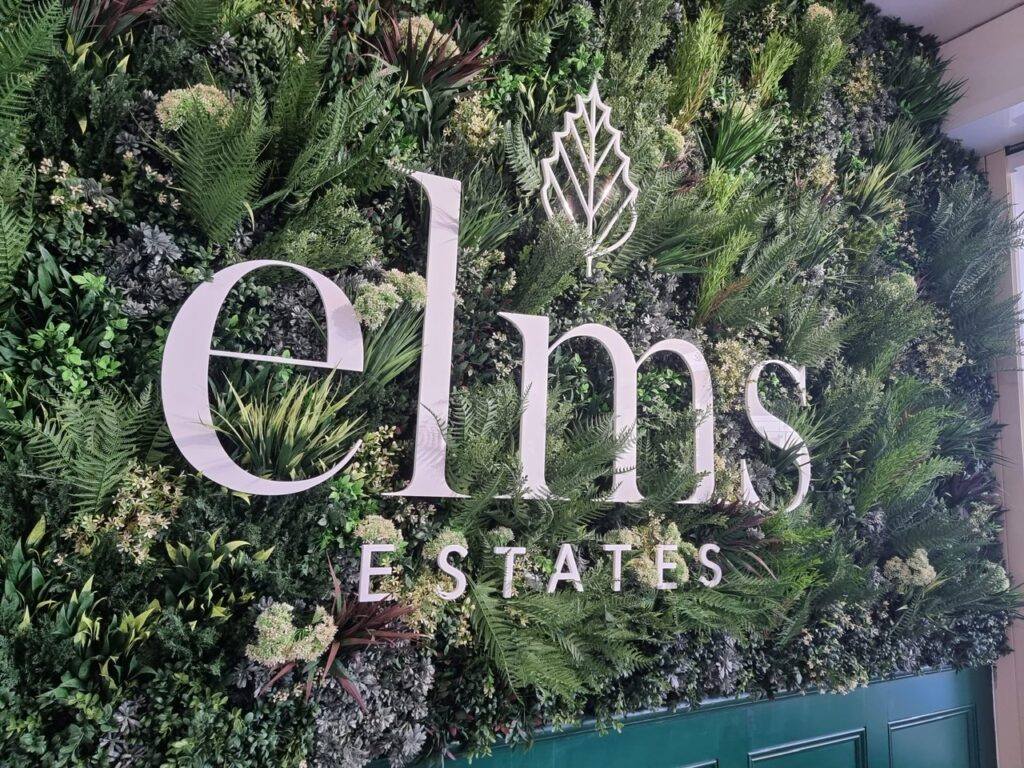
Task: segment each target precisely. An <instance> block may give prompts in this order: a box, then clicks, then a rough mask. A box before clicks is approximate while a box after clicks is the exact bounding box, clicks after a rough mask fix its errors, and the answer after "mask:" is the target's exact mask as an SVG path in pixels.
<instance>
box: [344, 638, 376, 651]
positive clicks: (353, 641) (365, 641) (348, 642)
mask: <svg viewBox="0 0 1024 768" xmlns="http://www.w3.org/2000/svg"><path fill="white" fill-rule="evenodd" d="M341 644H342V645H343V646H344V647H345V648H351V647H353V646H360V645H364V646H365V645H377V641H376V640H374V639H373V638H372V637H346V638H345V639H344V640H342V641H341Z"/></svg>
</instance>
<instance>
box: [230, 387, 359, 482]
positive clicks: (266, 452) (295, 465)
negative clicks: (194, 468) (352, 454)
mask: <svg viewBox="0 0 1024 768" xmlns="http://www.w3.org/2000/svg"><path fill="white" fill-rule="evenodd" d="M335 384H336V380H335V378H334V374H333V373H331V374H328V375H326V376H324V377H323V378H321V379H320V380H319V381H315V380H310V379H306V378H303V377H300V376H296V377H294V378H292V379H291V380H289V381H288V382H287V383H285V384H284V385H283V386H282V385H281V384H280V382H278V381H275V380H274V379H268V381H267V383H266V386H265V387H264V388H263V390H262V391H256V392H239V391H238V389H236V388H235V386H234V384H232V383H231V381H230V380H228V381H227V392H226V393H225V392H223V391H222V390H216V391H215V393H214V403H215V405H214V408H213V415H214V424H213V428H214V429H216V430H217V432H218V433H219V434H220V435H221V438H222V440H224V442H225V443H226V444H227V446H228V450H229V451H230V453H231V454H232V456H233V457H234V458H235V460H236V461H237V462H238V463H239V464H240V465H241V466H243V467H245V468H246V469H247V470H248V471H249V472H251V473H253V474H254V475H258V476H260V477H266V478H274V479H280V480H284V479H288V480H295V479H299V478H305V477H312V476H313V475H317V474H320V473H321V472H324V471H326V470H327V469H329V468H331V467H332V466H334V465H335V464H337V463H338V462H339V461H341V459H342V458H343V457H344V456H345V455H346V454H347V453H348V452H349V451H350V450H351V448H352V441H353V437H354V436H355V435H356V432H357V430H358V428H359V424H360V421H361V419H360V418H359V417H356V418H350V417H348V416H346V415H345V411H346V406H347V405H348V403H349V401H350V400H351V399H352V396H353V394H354V390H349V391H348V392H345V393H341V392H339V391H338V389H339V388H338V387H337V386H335Z"/></svg>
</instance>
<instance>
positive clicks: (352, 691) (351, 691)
mask: <svg viewBox="0 0 1024 768" xmlns="http://www.w3.org/2000/svg"><path fill="white" fill-rule="evenodd" d="M338 682H339V683H341V687H342V688H344V689H345V691H346V692H347V693H348V695H349V696H351V697H352V698H353V699H355V701H356V704H358V705H359V708H360V709H361V710H363V714H366V702H365V701H363V694H361V693H360V692H359V688H357V687H356V684H355V683H353V682H352V681H351V680H349V679H348V678H347V677H339V678H338Z"/></svg>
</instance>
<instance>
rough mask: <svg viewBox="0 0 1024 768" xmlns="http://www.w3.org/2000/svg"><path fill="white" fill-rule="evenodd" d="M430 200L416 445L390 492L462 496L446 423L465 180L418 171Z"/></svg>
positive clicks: (441, 496) (444, 496)
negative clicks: (452, 479)
mask: <svg viewBox="0 0 1024 768" xmlns="http://www.w3.org/2000/svg"><path fill="white" fill-rule="evenodd" d="M412 178H413V179H415V180H416V181H417V182H419V184H420V186H422V187H423V189H424V191H425V192H426V193H427V200H429V201H430V225H429V227H428V234H427V309H426V312H425V314H424V317H423V353H422V355H421V357H420V396H419V405H418V407H417V408H416V443H415V448H414V453H413V464H412V479H411V480H410V481H409V485H407V486H406V487H405V488H404V489H402V490H401V491H395V492H394V493H388V494H385V495H386V496H429V497H431V498H448V499H450V498H459V497H462V496H463V494H461V493H456V492H455V491H453V490H452V489H451V488H449V487H448V480H447V478H446V477H445V459H446V456H445V454H446V451H447V448H448V444H447V442H446V441H445V438H444V425H445V423H446V422H447V421H448V405H449V396H450V392H451V381H452V340H453V337H454V335H455V276H456V272H457V271H458V258H459V204H460V197H461V194H462V184H460V183H459V182H458V181H456V180H455V179H449V178H447V177H445V176H434V175H431V174H429V173H414V174H412Z"/></svg>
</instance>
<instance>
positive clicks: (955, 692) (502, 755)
mask: <svg viewBox="0 0 1024 768" xmlns="http://www.w3.org/2000/svg"><path fill="white" fill-rule="evenodd" d="M994 737H995V732H994V725H993V718H992V679H991V673H990V670H989V669H987V668H986V669H978V670H968V671H966V672H960V673H956V672H951V671H950V672H936V673H932V674H928V675H919V676H916V677H906V678H901V679H898V680H891V681H888V682H883V683H874V684H872V685H870V686H868V687H866V688H860V689H858V690H856V691H853V692H852V693H849V694H845V695H837V694H817V693H808V694H805V695H800V694H796V695H791V696H785V697H780V698H779V699H777V700H775V701H757V702H755V701H750V700H745V701H735V700H730V701H723V702H717V703H710V704H706V705H705V706H703V707H701V708H700V709H699V710H697V711H692V712H689V711H688V712H675V713H672V712H659V713H654V714H646V715H632V716H630V717H627V718H626V721H625V724H624V726H623V728H622V731H621V732H620V733H614V732H612V733H609V734H608V735H605V736H601V735H599V734H598V733H597V731H596V729H595V728H594V727H593V726H592V725H591V726H585V727H582V728H579V729H576V730H571V731H563V732H561V733H542V734H540V735H538V737H537V740H536V742H535V744H534V746H533V748H532V749H531V750H529V751H524V750H522V749H519V750H512V749H507V748H504V747H496V748H495V750H494V756H493V757H490V758H486V759H478V760H474V761H473V764H472V768H512V767H513V766H514V767H515V768H595V767H597V766H600V768H605V767H607V768H995V749H994V741H995V738H994ZM445 766H446V768H469V763H468V762H467V761H464V760H459V761H456V762H455V763H451V762H447V761H446V763H445Z"/></svg>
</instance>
